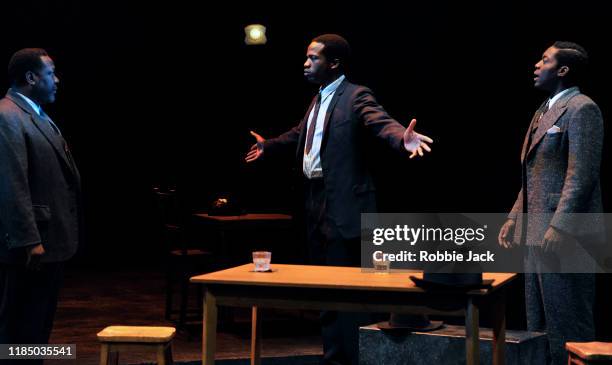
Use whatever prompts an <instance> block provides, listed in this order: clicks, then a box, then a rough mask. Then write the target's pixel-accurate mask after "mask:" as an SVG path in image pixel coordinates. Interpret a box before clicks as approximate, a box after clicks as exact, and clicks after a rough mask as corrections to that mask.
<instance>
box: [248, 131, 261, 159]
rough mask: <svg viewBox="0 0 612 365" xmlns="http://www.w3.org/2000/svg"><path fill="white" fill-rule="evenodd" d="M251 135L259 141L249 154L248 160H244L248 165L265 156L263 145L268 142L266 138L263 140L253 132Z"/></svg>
mask: <svg viewBox="0 0 612 365" xmlns="http://www.w3.org/2000/svg"><path fill="white" fill-rule="evenodd" d="M250 133H251V135H252V136H253V137H255V140H256V141H257V143H255V144H254V145H252V146H251V149H250V150H249V152H248V153H247V155H246V158H245V159H244V160H245V161H246V162H247V163H249V162H253V161H255V160H257V159H258V158H260V157H261V155H263V143H264V141H265V140H266V139H265V138H263V137H262V136H260V135H259V134H257V133H255V132H253V131H251V132H250Z"/></svg>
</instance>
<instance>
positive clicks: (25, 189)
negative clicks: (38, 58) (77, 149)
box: [0, 90, 80, 263]
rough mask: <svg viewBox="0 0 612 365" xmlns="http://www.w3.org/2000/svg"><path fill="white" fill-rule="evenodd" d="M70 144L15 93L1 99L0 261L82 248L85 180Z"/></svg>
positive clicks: (50, 256)
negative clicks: (36, 251)
mask: <svg viewBox="0 0 612 365" xmlns="http://www.w3.org/2000/svg"><path fill="white" fill-rule="evenodd" d="M64 143H65V142H64V140H63V138H62V137H61V136H59V135H57V134H56V133H55V132H54V131H53V129H52V127H51V126H50V124H49V122H48V121H47V120H44V119H42V118H41V117H39V116H38V114H37V113H36V112H35V111H34V110H33V109H32V108H31V106H30V105H29V104H28V103H27V102H26V101H25V100H23V98H21V97H20V96H19V95H17V94H16V93H15V92H14V91H12V90H9V91H8V93H7V94H6V97H4V98H3V99H2V100H0V262H5V263H17V262H20V261H21V260H23V259H24V257H25V250H24V249H23V248H24V247H26V246H32V245H36V244H38V243H42V244H43V247H44V248H45V254H44V255H43V257H42V258H41V261H42V262H59V261H65V260H67V259H69V258H70V257H72V256H73V255H74V254H75V252H76V249H77V244H78V236H79V234H78V230H79V219H78V211H79V195H80V177H79V173H78V170H77V168H76V166H75V165H74V163H73V161H72V157H71V156H70V152H69V151H67V149H65V147H64Z"/></svg>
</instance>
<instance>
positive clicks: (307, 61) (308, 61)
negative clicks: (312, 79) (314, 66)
mask: <svg viewBox="0 0 612 365" xmlns="http://www.w3.org/2000/svg"><path fill="white" fill-rule="evenodd" d="M304 68H310V60H309V59H308V58H307V59H306V62H304Z"/></svg>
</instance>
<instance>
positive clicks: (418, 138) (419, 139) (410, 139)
mask: <svg viewBox="0 0 612 365" xmlns="http://www.w3.org/2000/svg"><path fill="white" fill-rule="evenodd" d="M415 125H416V119H413V120H411V121H410V125H409V126H408V128H406V131H405V132H404V148H405V149H406V151H408V152H412V154H411V155H410V158H413V157H414V156H416V155H417V154H418V155H419V156H423V150H425V151H427V152H431V148H429V146H428V145H427V143H433V139H431V138H429V137H427V136H426V135H423V134H419V133H417V132H415V131H414V126H415ZM425 142H427V143H425Z"/></svg>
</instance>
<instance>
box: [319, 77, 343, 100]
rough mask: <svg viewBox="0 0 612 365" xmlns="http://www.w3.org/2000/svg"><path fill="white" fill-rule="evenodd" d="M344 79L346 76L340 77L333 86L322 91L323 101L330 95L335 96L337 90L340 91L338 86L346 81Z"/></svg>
mask: <svg viewBox="0 0 612 365" xmlns="http://www.w3.org/2000/svg"><path fill="white" fill-rule="evenodd" d="M344 79H345V77H344V75H340V77H338V78H337V79H336V80H334V82H332V83H331V84H329V85H327V86H326V87H325V88H324V89H323V90H320V92H321V100H323V99H325V98H326V97H328V96H329V95H330V94H333V93H334V92H335V91H336V89H338V86H340V84H341V83H342V81H344Z"/></svg>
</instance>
